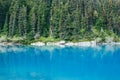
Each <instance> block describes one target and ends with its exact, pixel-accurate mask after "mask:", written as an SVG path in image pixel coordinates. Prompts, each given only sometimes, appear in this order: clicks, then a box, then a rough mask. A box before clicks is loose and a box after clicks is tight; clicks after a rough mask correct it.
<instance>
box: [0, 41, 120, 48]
mask: <svg viewBox="0 0 120 80" xmlns="http://www.w3.org/2000/svg"><path fill="white" fill-rule="evenodd" d="M20 45H27V44H22V43H15V42H0V46H20ZM28 45H30V46H38V47H41V46H59V47H67V46H68V47H70V46H78V47H96V46H99V45H120V42H110V43H107V42H103V43H98V42H96V41H82V42H70V41H69V42H65V41H59V42H46V43H45V42H39V41H38V42H33V43H30V44H28Z"/></svg>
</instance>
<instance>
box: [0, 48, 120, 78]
mask: <svg viewBox="0 0 120 80" xmlns="http://www.w3.org/2000/svg"><path fill="white" fill-rule="evenodd" d="M0 80H120V46H97V47H64V48H59V47H29V46H6V47H5V46H4V47H0Z"/></svg>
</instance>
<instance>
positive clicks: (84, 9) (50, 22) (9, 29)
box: [0, 0, 120, 43]
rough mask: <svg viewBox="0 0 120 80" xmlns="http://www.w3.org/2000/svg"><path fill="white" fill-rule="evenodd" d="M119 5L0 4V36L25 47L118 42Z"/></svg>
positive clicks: (114, 0)
mask: <svg viewBox="0 0 120 80" xmlns="http://www.w3.org/2000/svg"><path fill="white" fill-rule="evenodd" d="M119 5H120V1H119V0H88V1H87V0H1V1H0V34H3V35H6V36H7V37H12V39H9V40H11V41H19V40H16V39H14V36H16V35H17V37H15V38H18V39H20V38H19V37H22V38H23V37H25V38H24V39H22V40H21V39H20V42H22V41H23V40H24V42H25V43H27V42H28V43H29V42H31V41H37V40H38V41H44V42H48V41H50V42H51V41H57V40H59V39H61V40H62V39H64V40H66V41H82V40H93V39H96V38H98V41H100V42H101V41H106V40H107V39H108V37H112V38H113V40H114V41H119V36H120V8H119ZM37 35H39V36H37ZM39 37H40V38H39ZM109 40H110V38H109Z"/></svg>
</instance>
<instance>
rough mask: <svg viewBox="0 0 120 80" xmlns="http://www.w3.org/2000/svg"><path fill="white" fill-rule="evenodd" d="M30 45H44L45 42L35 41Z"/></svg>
mask: <svg viewBox="0 0 120 80" xmlns="http://www.w3.org/2000/svg"><path fill="white" fill-rule="evenodd" d="M31 45H32V46H45V43H43V42H35V43H31Z"/></svg>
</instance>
